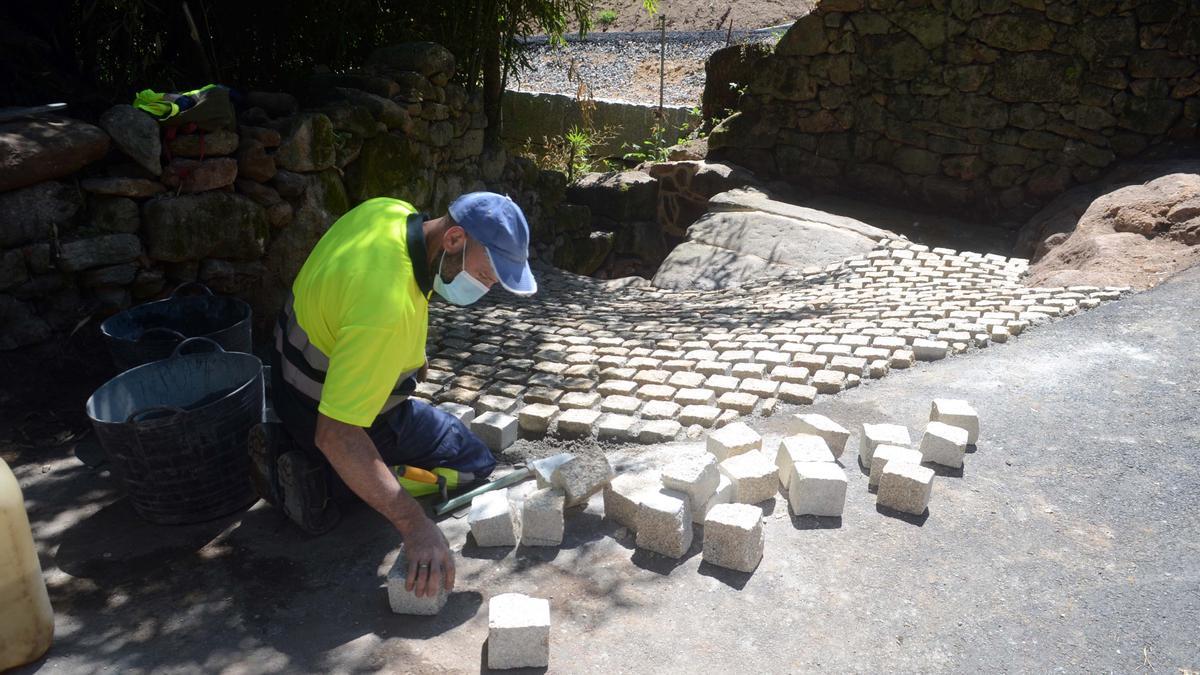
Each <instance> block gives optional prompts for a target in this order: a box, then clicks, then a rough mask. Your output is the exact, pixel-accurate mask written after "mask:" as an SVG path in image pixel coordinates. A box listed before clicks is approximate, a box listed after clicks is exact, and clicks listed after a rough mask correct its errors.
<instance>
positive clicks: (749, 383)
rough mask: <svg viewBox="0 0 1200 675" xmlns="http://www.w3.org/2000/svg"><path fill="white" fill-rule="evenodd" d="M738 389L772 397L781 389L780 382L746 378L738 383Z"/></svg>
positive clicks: (761, 396)
mask: <svg viewBox="0 0 1200 675" xmlns="http://www.w3.org/2000/svg"><path fill="white" fill-rule="evenodd" d="M738 391H744V392H746V393H747V394H754V395H755V396H758V397H759V398H770V397H772V396H774V395H775V392H777V391H779V383H778V382H772V381H770V380H761V379H756V378H746V379H744V380H742V382H741V384H740V385H738Z"/></svg>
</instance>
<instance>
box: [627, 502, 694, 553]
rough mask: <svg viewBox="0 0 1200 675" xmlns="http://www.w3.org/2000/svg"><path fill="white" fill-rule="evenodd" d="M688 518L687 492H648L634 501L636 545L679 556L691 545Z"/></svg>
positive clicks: (690, 513) (689, 515) (689, 513)
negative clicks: (639, 499)
mask: <svg viewBox="0 0 1200 675" xmlns="http://www.w3.org/2000/svg"><path fill="white" fill-rule="evenodd" d="M692 520H693V515H692V509H691V506H690V503H689V497H688V495H686V494H684V493H682V492H676V491H674V490H668V489H663V490H661V491H659V492H655V493H651V494H648V495H646V496H645V497H644V498H643V499H642V501H641V503H640V504H639V505H638V515H637V526H636V528H635V529H636V530H637V540H636V541H637V547H638V548H643V549H646V550H647V551H653V552H655V553H658V554H660V555H665V556H667V557H669V558H682V557H683V556H684V554H685V553H687V551H688V549H689V548H691V547H692ZM700 520H701V521H703V518H700Z"/></svg>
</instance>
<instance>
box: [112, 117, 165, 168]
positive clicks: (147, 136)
mask: <svg viewBox="0 0 1200 675" xmlns="http://www.w3.org/2000/svg"><path fill="white" fill-rule="evenodd" d="M100 126H102V127H104V130H105V131H107V132H108V135H109V136H112V140H113V143H115V144H116V146H117V147H118V148H119V149H120V150H121V152H123V153H125V154H126V155H127V156H128V157H129V158H130V159H132V160H133V161H135V162H137V164H138V166H140V167H142V168H143V169H145V170H146V171H149V172H150V173H151V174H153V175H155V176H160V175H162V164H161V163H160V162H159V156H160V155H161V154H162V141H160V140H159V137H158V122H156V121H154V118H153V117H151V116H150V115H148V114H146V113H144V112H142V111H141V110H138V109H137V108H135V107H133V106H131V105H126V104H121V105H115V106H113V107H111V108H109V109H108V110H107V111H105V112H104V114H103V115H101V116H100Z"/></svg>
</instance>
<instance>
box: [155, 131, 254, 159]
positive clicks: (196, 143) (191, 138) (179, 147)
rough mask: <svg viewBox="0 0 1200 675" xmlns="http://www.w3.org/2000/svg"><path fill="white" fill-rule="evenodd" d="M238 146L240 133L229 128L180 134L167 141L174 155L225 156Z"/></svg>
mask: <svg viewBox="0 0 1200 675" xmlns="http://www.w3.org/2000/svg"><path fill="white" fill-rule="evenodd" d="M237 147H238V135H237V133H235V132H233V131H229V130H228V129H218V130H216V131H211V132H209V133H197V134H180V135H178V136H176V137H175V138H173V139H171V140H170V141H167V150H169V151H170V153H171V155H172V156H173V157H223V156H225V155H232V154H233V151H234V150H237Z"/></svg>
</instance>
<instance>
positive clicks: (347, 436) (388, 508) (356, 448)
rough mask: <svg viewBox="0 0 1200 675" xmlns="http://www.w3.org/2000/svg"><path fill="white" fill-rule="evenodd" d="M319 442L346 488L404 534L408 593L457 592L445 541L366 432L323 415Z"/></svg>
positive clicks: (317, 434) (452, 567)
mask: <svg viewBox="0 0 1200 675" xmlns="http://www.w3.org/2000/svg"><path fill="white" fill-rule="evenodd" d="M313 440H314V441H315V443H316V445H317V448H319V449H320V450H321V452H322V453H323V454H324V455H325V457H326V459H328V460H329V463H330V464H331V465H332V466H333V468H334V470H335V471H337V472H338V475H339V476H341V477H342V480H343V481H345V482H346V485H347V486H349V488H350V489H351V490H353V491H354V493H355V494H356V495H358V496H359V497H360V498H361V499H362V500H363V501H365V502H366V503H367V504H369V505H370V506H371V508H373V509H375V510H376V511H378V512H379V513H381V514H383V517H385V518H387V519H388V521H389V522H390V523H392V525H393V526H395V528H396V529H397V530H399V531H400V535H401V536H402V537H403V538H404V545H405V549H406V553H407V557H408V561H409V573H408V578H407V584H406V585H407V587H408V588H409V589H410V590H412V589H413V588H416V590H417V595H433V594H435V593H437V588H438V584H440V583H443V582H444V583H445V587H446V590H451V589H453V588H454V562H453V560H452V559H451V556H450V549H449V546H448V545H447V543H446V538H445V536H444V535H443V534H442V532H441V530H440V529H438V527H437V525H435V524H434V523H433V521H431V520H429V518H427V517H425V512H424V511H423V510H422V509H421V506H420V504H418V503H417V502H416V500H414V499H413V498H412V497H411V496H409V495H408V493H406V492H405V491H404V490H402V489H401V488H400V484H399V483H398V482H397V481H396V478H395V476H394V475H393V474H392V472H391V469H389V468H388V466H387V465H386V464H384V462H383V459H382V458H381V457H380V456H379V451H378V449H376V447H375V444H374V443H373V442H372V441H371V437H370V436H368V435H367V432H366V430H365V429H363V428H362V427H356V426H354V425H352V424H346V423H344V422H339V421H337V420H335V419H333V418H331V417H326V416H325V415H318V417H317V432H316V436H315V438H314V439H313ZM426 563H428V566H423V565H424V564H426Z"/></svg>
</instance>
